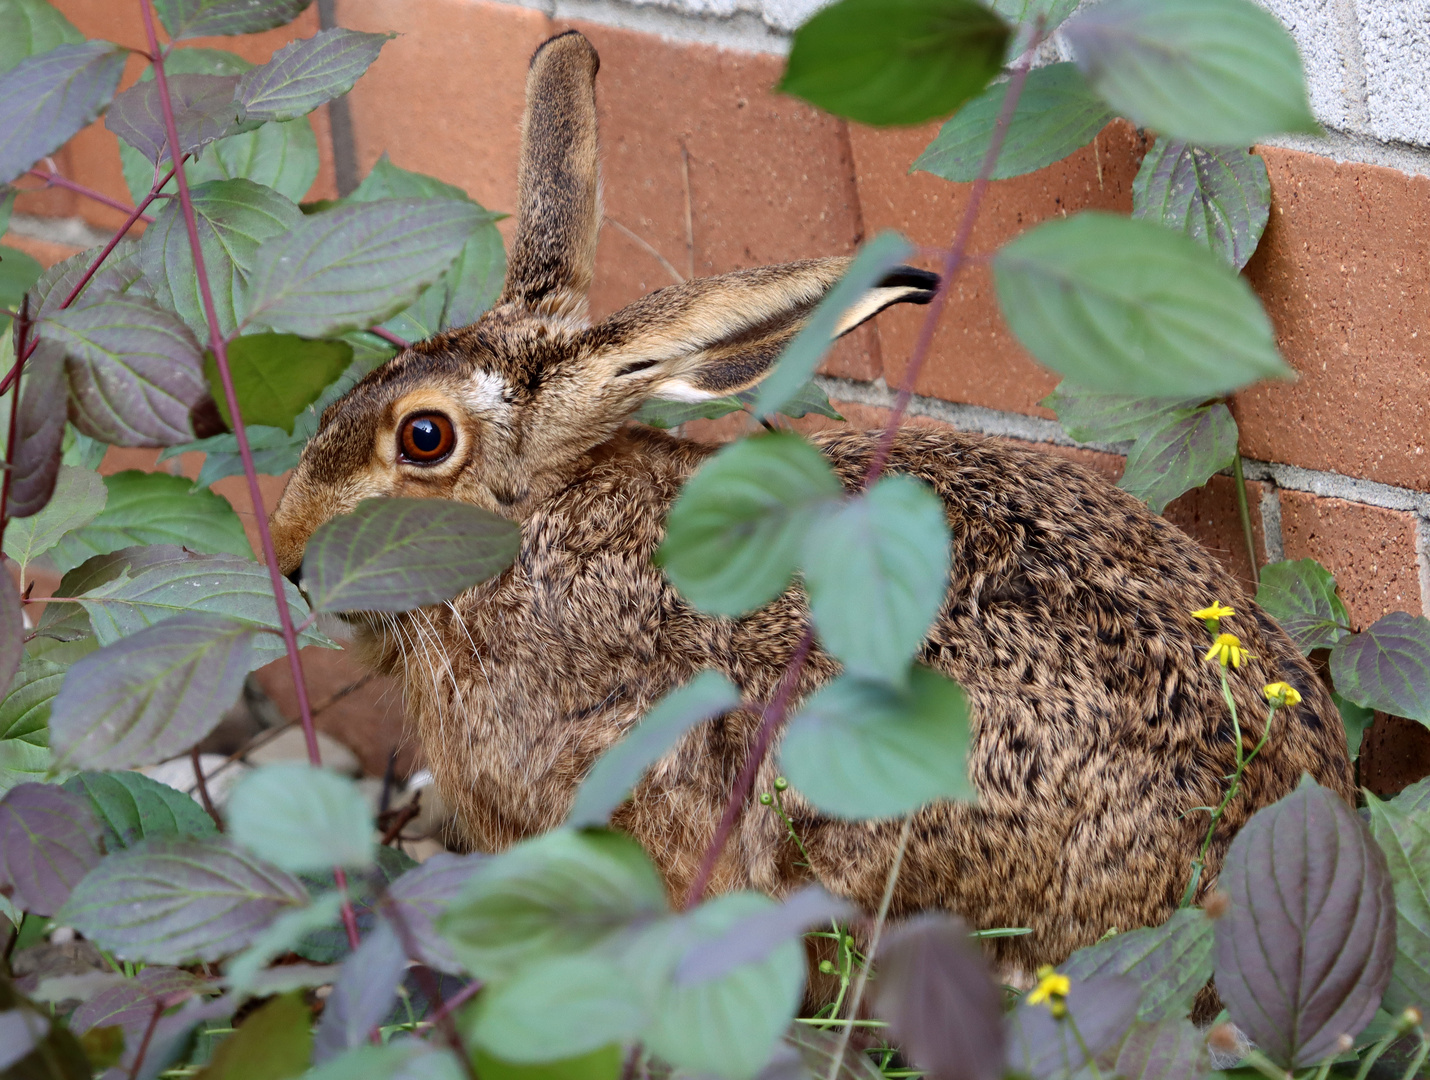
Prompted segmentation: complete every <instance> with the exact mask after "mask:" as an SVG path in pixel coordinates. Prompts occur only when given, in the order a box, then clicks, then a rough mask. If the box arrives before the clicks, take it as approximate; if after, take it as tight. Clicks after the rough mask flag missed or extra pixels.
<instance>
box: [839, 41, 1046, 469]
mask: <svg viewBox="0 0 1430 1080" xmlns="http://www.w3.org/2000/svg"><path fill="white" fill-rule="evenodd" d="M1042 40H1043V18H1042V17H1041V16H1039V18H1038V21H1037V24H1036V26H1035V27H1034V29H1033V37H1032V40H1031V41H1030V42H1029V44H1028V48H1027V49H1026V50H1025V51H1024V53H1023V55H1022V58H1021V59H1019V61H1018V66H1017V67H1015V68H1014V69H1013V74H1012V75H1011V76H1010V77H1009V79H1008V92H1007V94H1005V95H1004V97H1003V107H1002V109H1000V110H999V112H998V121H997V123H995V124H994V125H993V137H992V138H991V139H989V141H988V151H987V152H986V153H985V154H984V155H983V163H982V164H981V165H980V166H979V168H978V176H977V177H976V178H975V179H974V181H973V186H972V188H971V189H970V190H969V192H968V206H967V207H966V208H965V209H964V211H963V220H962V221H960V222H959V223H958V232H957V233H955V234H954V237H953V246H952V247H950V248H949V249H948V254H947V255H946V256H945V257H944V260H943V273H942V274H941V275H940V280H939V283H938V289H937V291H935V293H934V296H933V301H932V302H931V303H930V304H929V307H928V313H927V314H926V315H925V316H924V323H923V326H922V327H920V329H919V336H918V340H917V341H915V342H914V350H913V352H912V353H910V354H909V363H908V366H907V367H906V368H904V377H903V380H902V382H901V384H900V386H899V396H898V398H896V399H895V401H894V410H893V412H892V413H891V414H890V415H889V422H888V423H887V424H886V425H885V426H884V431H883V433H882V434H881V435H880V436H879V443H878V445H877V446H876V447H875V448H874V453H873V456H872V457H870V459H869V468H868V471H867V472H866V473H865V474H864V487H865V489H868V488H870V487H872V486H873V485H874V482H875V481H876V480H878V479H879V477H880V475H882V474H883V472H884V467H885V466H886V465H887V464H888V463H889V453H890V452H891V451H892V450H893V448H894V438H895V436H896V435H897V434H898V431H899V426H900V425H901V424H902V423H903V420H904V414H905V413H906V412H908V409H909V400H910V399H911V398H912V397H913V396H914V384H915V383H916V382H917V381H918V377H919V372H920V371H922V370H923V366H924V361H925V360H927V359H928V353H929V347H930V346H931V345H932V344H933V335H934V331H935V330H936V329H937V328H938V321H939V318H940V317H941V316H942V315H943V309H944V305H945V304H947V303H948V294H949V292H950V290H951V289H952V286H953V282H954V279H956V278H957V277H958V272H959V271H960V270H962V269H963V267H964V265H965V264H966V263H967V262H968V261H969V260H968V241H969V239H970V238H971V237H972V236H973V226H974V224H975V222H977V220H978V212H979V210H980V209H982V207H983V196H984V194H985V193H987V191H988V184H989V182H990V181H991V180H992V178H993V168H994V166H995V165H997V164H998V153H999V151H1000V150H1002V149H1003V140H1004V139H1005V138H1006V137H1007V135H1008V128H1009V127H1011V126H1012V123H1013V113H1014V111H1015V110H1016V109H1017V108H1018V99H1019V98H1020V97H1021V96H1022V95H1023V84H1024V83H1026V82H1027V81H1028V70H1029V69H1030V68H1031V67H1032V64H1033V53H1034V51H1035V50H1036V49H1037V47H1038V45H1039V44H1041V42H1042Z"/></svg>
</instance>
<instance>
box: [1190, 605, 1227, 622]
mask: <svg viewBox="0 0 1430 1080" xmlns="http://www.w3.org/2000/svg"><path fill="white" fill-rule="evenodd" d="M1235 614H1236V609H1234V608H1229V607H1227V606H1226V605H1225V604H1223V603H1222V602H1221V601H1220V600H1213V601H1212V606H1211V607H1204V608H1202V609H1201V610H1200V611H1194V612H1192V618H1194V619H1225V618H1226V617H1227V616H1228V615H1235Z"/></svg>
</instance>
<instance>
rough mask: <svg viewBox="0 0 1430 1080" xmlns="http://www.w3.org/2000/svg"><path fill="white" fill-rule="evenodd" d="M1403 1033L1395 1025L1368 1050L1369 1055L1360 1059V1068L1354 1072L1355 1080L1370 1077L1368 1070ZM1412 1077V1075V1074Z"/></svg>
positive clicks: (1398, 1026)
mask: <svg viewBox="0 0 1430 1080" xmlns="http://www.w3.org/2000/svg"><path fill="white" fill-rule="evenodd" d="M1403 1034H1405V1032H1403V1031H1402V1030H1401V1029H1400V1025H1398V1024H1397V1025H1396V1026H1395V1027H1393V1028H1391V1029H1390V1030H1389V1031H1387V1032H1386V1033H1385V1036H1384V1037H1383V1038H1382V1039H1381V1040H1380V1041H1379V1042H1378V1043H1376V1044H1375V1045H1374V1046H1372V1047H1371V1048H1370V1053H1368V1054H1366V1056H1365V1057H1363V1058H1362V1059H1361V1063H1360V1068H1359V1069H1357V1070H1356V1080H1365V1078H1366V1077H1367V1076H1369V1075H1370V1070H1371V1069H1372V1068H1373V1067H1374V1066H1375V1063H1376V1062H1377V1061H1379V1060H1380V1055H1382V1054H1383V1053H1385V1052H1386V1051H1387V1050H1389V1049H1390V1044H1391V1043H1393V1042H1395V1040H1396V1039H1398V1038H1400V1037H1401V1036H1402V1035H1403ZM1412 1075H1413V1074H1412Z"/></svg>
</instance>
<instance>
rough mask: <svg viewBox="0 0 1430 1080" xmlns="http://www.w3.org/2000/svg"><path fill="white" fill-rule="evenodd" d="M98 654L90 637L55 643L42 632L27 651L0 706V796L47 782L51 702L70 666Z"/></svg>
mask: <svg viewBox="0 0 1430 1080" xmlns="http://www.w3.org/2000/svg"><path fill="white" fill-rule="evenodd" d="M55 606H56V607H58V606H60V605H55ZM42 627H43V623H42ZM94 648H95V641H94V638H93V637H92V636H89V635H86V636H84V637H81V638H79V639H78V640H76V641H56V640H54V639H53V638H49V637H45V636H43V629H42V635H41V636H37V637H36V638H35V639H34V640H33V641H31V642H30V644H29V645H28V646H26V649H25V659H24V660H22V661H21V662H20V670H19V671H18V672H17V673H16V675H15V679H14V681H13V682H12V683H11V684H10V691H9V693H7V694H6V695H5V698H4V700H3V701H0V794H4V793H5V792H6V791H9V790H10V788H12V787H14V786H15V785H16V784H22V783H28V782H33V781H40V780H44V779H46V776H45V774H46V773H48V772H49V769H50V763H51V760H52V755H51V754H50V749H49V720H50V702H51V701H52V700H54V696H55V695H56V694H58V693H59V691H60V686H61V685H62V684H63V682H64V677H65V672H67V671H68V670H69V667H70V664H72V663H73V662H74V661H75V660H78V659H79V658H80V657H82V656H84V655H86V654H87V653H90V652H93V651H94Z"/></svg>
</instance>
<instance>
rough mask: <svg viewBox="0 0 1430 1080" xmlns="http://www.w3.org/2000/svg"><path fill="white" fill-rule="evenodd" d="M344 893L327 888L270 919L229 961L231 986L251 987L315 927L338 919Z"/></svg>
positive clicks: (228, 971) (236, 990) (330, 924)
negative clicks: (303, 904)
mask: <svg viewBox="0 0 1430 1080" xmlns="http://www.w3.org/2000/svg"><path fill="white" fill-rule="evenodd" d="M343 896H344V894H343V893H342V892H341V891H338V890H334V891H332V892H326V893H324V894H323V895H322V896H320V897H318V898H317V899H316V900H314V901H313V902H312V903H311V904H309V905H308V906H307V907H300V908H295V909H293V910H292V911H285V912H284V913H283V914H282V915H279V916H278V918H276V919H274V920H273V921H272V922H271V923H269V924H268V928H267V929H266V930H264V931H263V933H262V934H260V935H259V936H258V938H257V939H256V940H255V941H254V942H253V944H252V945H250V946H249V947H248V948H247V949H245V950H244V951H243V952H241V953H239V954H238V955H237V956H235V957H234V958H233V959H232V960H230V961H229V962H228V965H227V974H228V985H229V988H230V989H231V990H233V991H235V992H237V993H243V992H244V991H247V990H250V989H252V988H253V987H254V985H255V984H256V983H257V981H258V976H259V972H261V971H262V970H263V969H264V968H266V967H267V966H268V965H269V964H270V963H272V962H273V961H274V960H276V959H278V957H280V956H282V955H283V954H284V953H286V952H293V951H294V950H296V949H297V948H298V947H299V946H300V945H301V944H302V943H303V939H304V938H306V937H307V936H308V935H309V934H311V933H312V932H313V931H315V930H323V929H326V928H328V927H330V926H332V925H333V923H335V922H337V921H338V918H339V916H340V914H341V913H342V909H343Z"/></svg>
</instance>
